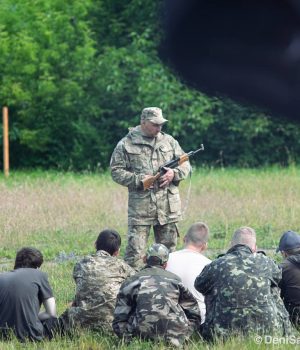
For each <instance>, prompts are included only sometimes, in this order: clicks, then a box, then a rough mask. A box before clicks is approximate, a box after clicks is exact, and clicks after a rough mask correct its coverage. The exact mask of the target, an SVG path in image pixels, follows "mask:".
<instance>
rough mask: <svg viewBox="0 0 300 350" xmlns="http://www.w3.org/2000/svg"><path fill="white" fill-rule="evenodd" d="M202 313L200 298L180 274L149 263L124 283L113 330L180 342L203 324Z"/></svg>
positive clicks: (128, 335) (173, 342)
mask: <svg viewBox="0 0 300 350" xmlns="http://www.w3.org/2000/svg"><path fill="white" fill-rule="evenodd" d="M199 314H200V311H199V307H198V303H197V301H196V299H195V298H194V297H193V295H192V294H191V293H190V292H189V290H188V289H186V288H185V287H184V286H183V284H182V282H181V279H180V278H179V277H178V276H177V275H175V274H173V273H172V272H169V271H166V270H164V269H162V268H160V267H148V266H146V267H145V268H144V269H142V270H141V271H139V272H138V273H137V274H136V275H135V276H133V277H131V278H128V279H127V280H126V281H125V282H124V283H123V284H122V286H121V288H120V292H119V294H118V297H117V303H116V309H115V314H114V321H113V329H114V331H115V333H116V334H117V335H118V336H119V337H125V338H131V337H132V336H137V337H141V338H145V339H160V338H161V339H164V340H166V341H169V342H171V343H172V344H174V345H179V344H180V343H182V342H183V341H184V340H186V339H188V337H189V336H190V334H191V333H192V332H193V330H194V329H195V327H198V326H199V325H200V323H201V322H200V321H201V320H200V316H199Z"/></svg>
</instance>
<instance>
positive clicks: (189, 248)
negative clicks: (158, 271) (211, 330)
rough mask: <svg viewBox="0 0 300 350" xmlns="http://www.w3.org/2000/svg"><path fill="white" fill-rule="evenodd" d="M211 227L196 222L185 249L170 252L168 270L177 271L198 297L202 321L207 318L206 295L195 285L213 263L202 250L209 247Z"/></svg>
mask: <svg viewBox="0 0 300 350" xmlns="http://www.w3.org/2000/svg"><path fill="white" fill-rule="evenodd" d="M208 237H209V229H208V227H207V225H206V224H205V223H203V222H197V223H194V224H193V225H192V226H191V227H190V228H189V229H188V231H187V234H186V235H185V237H184V249H182V250H178V251H176V252H173V253H170V255H169V260H168V263H167V267H166V270H167V271H170V272H173V273H175V274H176V275H177V276H179V277H180V278H181V280H182V283H183V285H184V286H185V287H186V288H188V289H189V291H190V292H191V293H192V294H193V295H194V297H195V298H196V300H197V302H198V305H199V309H200V314H201V322H202V323H203V322H204V319H205V304H204V296H203V295H202V294H201V293H199V292H198V291H197V290H196V289H195V287H194V283H195V279H196V277H197V276H198V275H199V274H200V273H201V271H202V270H203V268H204V266H206V265H207V264H209V263H211V260H210V259H208V258H206V257H205V256H204V255H203V254H202V252H203V251H204V250H205V249H206V248H207V242H208Z"/></svg>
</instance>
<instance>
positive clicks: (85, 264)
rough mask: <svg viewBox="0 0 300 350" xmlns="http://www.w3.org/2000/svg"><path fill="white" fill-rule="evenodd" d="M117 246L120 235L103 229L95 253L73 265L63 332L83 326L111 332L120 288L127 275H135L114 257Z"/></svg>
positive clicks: (119, 242)
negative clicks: (73, 289) (72, 294)
mask: <svg viewBox="0 0 300 350" xmlns="http://www.w3.org/2000/svg"><path fill="white" fill-rule="evenodd" d="M120 246H121V237H120V235H119V233H118V232H116V231H114V230H110V229H106V230H104V231H102V232H100V234H99V236H98V238H97V240H96V242H95V247H96V253H95V254H92V255H88V256H86V257H84V258H83V259H82V260H81V261H80V262H78V263H77V264H76V265H75V267H74V271H73V278H74V280H75V283H76V294H75V298H74V301H73V303H72V306H71V307H70V308H69V309H67V310H66V311H65V312H64V313H63V314H62V315H61V317H60V318H61V319H62V321H63V323H64V326H65V329H66V330H68V331H70V330H71V329H72V328H74V327H84V328H90V329H95V330H105V331H111V332H112V327H111V323H112V320H113V313H114V309H115V303H116V298H117V294H118V292H119V288H120V286H121V284H122V282H123V281H124V280H125V279H126V278H127V277H128V276H131V275H133V274H134V273H135V271H134V270H133V269H132V268H131V267H130V266H129V265H127V264H126V263H125V262H124V261H123V260H121V259H118V258H117V256H118V255H119V252H120Z"/></svg>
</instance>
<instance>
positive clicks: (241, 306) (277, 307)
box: [195, 227, 291, 340]
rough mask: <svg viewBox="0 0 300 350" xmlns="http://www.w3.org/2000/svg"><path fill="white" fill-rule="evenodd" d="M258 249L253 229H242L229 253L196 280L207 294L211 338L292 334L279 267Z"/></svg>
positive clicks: (204, 331) (204, 332)
mask: <svg viewBox="0 0 300 350" xmlns="http://www.w3.org/2000/svg"><path fill="white" fill-rule="evenodd" d="M255 252H256V234H255V231H254V230H253V229H252V228H249V227H242V228H240V229H238V230H237V231H236V232H235V233H234V235H233V238H232V242H231V248H230V249H229V250H228V252H227V253H226V254H225V255H223V256H221V257H219V258H218V259H216V260H215V261H213V262H212V263H211V264H209V265H207V266H206V267H205V268H204V269H203V271H202V273H201V274H200V275H199V276H198V277H197V278H196V280H195V288H196V289H197V290H198V291H199V292H200V293H203V294H204V295H205V304H206V318H205V323H204V325H203V328H202V335H203V337H204V338H205V339H207V340H212V339H213V338H214V337H220V338H226V337H228V336H232V335H235V334H247V333H248V334H249V333H258V334H267V335H271V334H277V335H279V336H283V335H288V334H289V332H290V330H291V325H290V322H289V320H288V313H287V311H286V309H285V308H284V305H283V303H282V300H281V299H280V297H279V293H278V291H279V289H278V283H279V282H280V280H281V271H280V269H279V267H278V266H277V265H276V264H275V263H274V262H273V260H271V259H270V258H268V257H267V256H265V255H264V254H262V253H255Z"/></svg>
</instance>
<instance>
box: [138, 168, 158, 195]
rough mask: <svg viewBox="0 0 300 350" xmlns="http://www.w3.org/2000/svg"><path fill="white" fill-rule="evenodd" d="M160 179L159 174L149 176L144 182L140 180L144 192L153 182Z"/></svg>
mask: <svg viewBox="0 0 300 350" xmlns="http://www.w3.org/2000/svg"><path fill="white" fill-rule="evenodd" d="M159 177H160V172H159V173H157V174H156V175H153V176H149V177H147V178H146V179H145V180H142V183H143V189H144V191H146V190H148V189H149V188H150V187H151V186H152V185H153V184H154V182H155V181H156V180H157V179H158V178H159Z"/></svg>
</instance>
